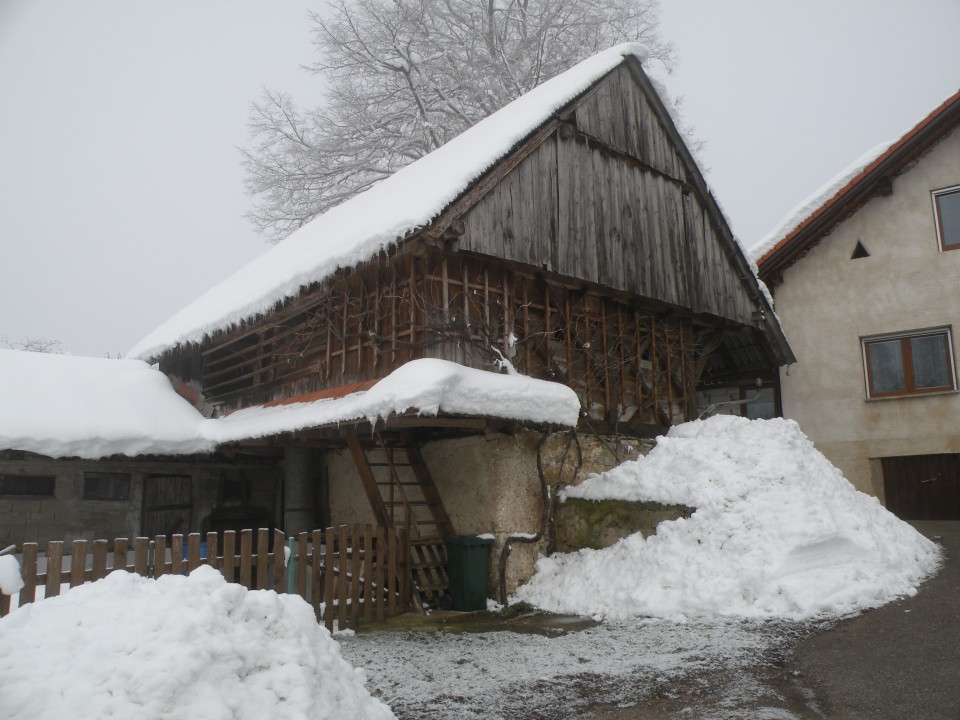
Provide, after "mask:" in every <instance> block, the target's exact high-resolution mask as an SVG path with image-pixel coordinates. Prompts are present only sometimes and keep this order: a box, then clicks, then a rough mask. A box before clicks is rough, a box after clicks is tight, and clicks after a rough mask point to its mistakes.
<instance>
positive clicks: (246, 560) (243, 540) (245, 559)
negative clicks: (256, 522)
mask: <svg viewBox="0 0 960 720" xmlns="http://www.w3.org/2000/svg"><path fill="white" fill-rule="evenodd" d="M252 564H253V530H241V531H240V584H241V585H243V586H244V587H245V588H247V589H248V590H249V589H250V579H251V577H252V574H251V566H252Z"/></svg>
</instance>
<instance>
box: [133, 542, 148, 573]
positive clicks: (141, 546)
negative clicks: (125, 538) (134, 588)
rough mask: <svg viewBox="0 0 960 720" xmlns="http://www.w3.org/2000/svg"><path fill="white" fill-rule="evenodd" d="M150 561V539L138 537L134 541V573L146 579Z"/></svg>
mask: <svg viewBox="0 0 960 720" xmlns="http://www.w3.org/2000/svg"><path fill="white" fill-rule="evenodd" d="M149 560H150V538H145V537H138V538H134V540H133V571H134V572H135V573H137V575H140V576H141V577H146V576H147V572H148V561H149Z"/></svg>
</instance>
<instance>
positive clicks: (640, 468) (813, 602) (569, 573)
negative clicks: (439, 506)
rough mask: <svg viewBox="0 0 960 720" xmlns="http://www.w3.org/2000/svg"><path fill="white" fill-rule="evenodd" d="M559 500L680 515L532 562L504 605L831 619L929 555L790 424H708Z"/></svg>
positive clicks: (926, 546)
mask: <svg viewBox="0 0 960 720" xmlns="http://www.w3.org/2000/svg"><path fill="white" fill-rule="evenodd" d="M566 496H568V497H582V498H588V499H601V498H619V499H623V500H648V501H656V502H662V503H671V504H682V505H689V506H693V507H696V508H697V511H696V512H695V513H694V514H693V516H692V517H690V518H688V519H680V520H675V521H670V522H665V523H662V524H661V525H660V526H659V528H658V530H657V534H656V535H653V536H651V537H649V538H647V539H644V538H643V537H641V536H640V535H639V534H637V535H631V536H630V537H627V538H625V539H624V540H621V541H620V542H618V543H617V544H616V545H614V546H612V547H610V548H606V549H604V550H582V551H580V552H577V553H568V554H561V555H554V556H552V557H549V558H541V560H540V561H539V562H538V563H537V574H536V575H535V576H534V578H533V579H532V580H531V582H530V583H529V584H527V585H525V586H523V587H521V588H520V589H519V590H518V591H517V594H516V599H518V600H524V601H527V602H530V603H532V604H534V605H537V606H539V607H541V608H544V609H547V610H552V611H555V612H566V613H580V614H590V615H595V616H601V617H607V618H628V617H636V616H654V617H662V618H669V619H684V618H689V617H701V616H711V615H731V616H742V617H784V618H789V619H795V620H802V619H809V618H814V617H818V616H819V617H827V616H840V615H844V614H849V613H852V612H856V611H858V610H861V609H864V608H868V607H874V606H877V605H881V604H883V603H886V602H888V601H890V600H893V599H895V598H897V597H899V596H903V595H911V594H914V593H915V592H916V587H917V585H918V584H919V583H920V582H922V581H923V580H924V579H926V578H927V577H929V576H930V575H931V574H932V573H933V572H934V571H935V570H936V568H937V566H938V564H939V561H940V552H939V549H938V548H937V546H936V545H935V544H934V543H932V542H930V541H929V540H927V539H926V538H924V537H922V536H921V535H920V534H919V533H917V532H916V531H915V530H914V529H913V528H912V527H910V526H909V525H907V524H906V523H904V522H902V521H901V520H899V519H897V518H896V517H894V516H893V515H892V514H890V513H889V512H887V510H886V509H884V508H883V506H882V505H880V503H879V502H878V501H877V499H876V498H874V497H871V496H868V495H865V494H863V493H860V492H858V491H857V490H855V489H854V487H853V486H852V485H851V484H850V483H849V482H847V480H845V479H844V478H843V475H842V474H841V473H840V471H839V470H837V468H835V467H834V466H833V465H831V464H830V462H829V461H828V460H827V459H826V458H825V457H824V456H823V455H821V454H820V453H819V452H818V451H817V450H816V449H815V448H814V447H813V444H812V443H811V442H810V441H809V440H808V439H807V437H806V436H805V435H804V434H803V433H802V432H801V431H800V428H799V426H798V425H797V424H796V423H795V422H793V421H791V420H781V419H776V420H754V421H750V420H746V419H745V418H739V417H731V416H718V417H714V418H710V419H709V420H706V421H699V420H698V421H694V422H691V423H686V424H684V425H679V426H677V427H675V428H672V429H671V430H670V432H669V433H668V434H667V435H666V436H665V437H661V438H658V440H657V446H656V447H655V448H654V449H653V450H652V451H651V452H650V453H649V455H647V456H646V457H643V458H640V459H639V460H637V461H633V462H627V463H624V464H623V465H620V466H618V467H616V468H614V469H613V470H610V471H609V472H606V473H603V474H601V475H595V476H592V477H591V478H588V479H587V480H586V481H585V482H584V483H583V484H581V485H579V486H576V487H572V488H568V489H567V491H566Z"/></svg>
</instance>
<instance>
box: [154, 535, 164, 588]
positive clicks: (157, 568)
mask: <svg viewBox="0 0 960 720" xmlns="http://www.w3.org/2000/svg"><path fill="white" fill-rule="evenodd" d="M166 574H167V538H166V536H164V535H157V537H156V539H155V540H154V541H153V576H154V577H155V578H159V577H162V576H163V575H166Z"/></svg>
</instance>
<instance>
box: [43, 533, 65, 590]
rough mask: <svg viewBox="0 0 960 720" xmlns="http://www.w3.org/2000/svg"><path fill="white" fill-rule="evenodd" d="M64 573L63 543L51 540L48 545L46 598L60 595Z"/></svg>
mask: <svg viewBox="0 0 960 720" xmlns="http://www.w3.org/2000/svg"><path fill="white" fill-rule="evenodd" d="M62 573H63V542H62V541H60V540H51V541H50V542H48V543H47V583H46V595H45V597H48V598H50V597H55V596H57V595H59V594H60V578H61V575H62Z"/></svg>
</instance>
